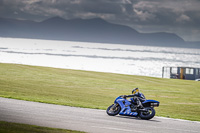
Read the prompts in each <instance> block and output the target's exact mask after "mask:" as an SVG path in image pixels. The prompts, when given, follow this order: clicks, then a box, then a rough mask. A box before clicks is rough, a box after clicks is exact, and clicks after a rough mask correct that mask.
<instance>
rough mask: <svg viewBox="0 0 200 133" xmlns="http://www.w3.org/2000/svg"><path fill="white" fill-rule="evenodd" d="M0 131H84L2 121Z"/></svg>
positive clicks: (59, 132)
mask: <svg viewBox="0 0 200 133" xmlns="http://www.w3.org/2000/svg"><path fill="white" fill-rule="evenodd" d="M0 133H83V132H79V131H72V130H66V129H57V128H48V127H40V126H33V125H26V124H17V123H10V122H3V121H0Z"/></svg>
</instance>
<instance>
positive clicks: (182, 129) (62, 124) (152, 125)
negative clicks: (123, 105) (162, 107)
mask: <svg viewBox="0 0 200 133" xmlns="http://www.w3.org/2000/svg"><path fill="white" fill-rule="evenodd" d="M0 121H8V122H16V123H25V124H31V125H38V126H45V127H53V128H63V129H71V130H79V131H85V132H92V133H121V132H125V133H145V132H148V133H188V132H189V133H199V132H200V122H192V121H186V120H177V119H168V118H162V117H154V118H153V119H152V120H141V119H138V118H134V117H124V116H108V115H107V114H106V112H105V110H96V109H86V108H76V107H68V106H61V105H52V104H44V103H36V102H29V101H22V100H14V99H7V98H0Z"/></svg>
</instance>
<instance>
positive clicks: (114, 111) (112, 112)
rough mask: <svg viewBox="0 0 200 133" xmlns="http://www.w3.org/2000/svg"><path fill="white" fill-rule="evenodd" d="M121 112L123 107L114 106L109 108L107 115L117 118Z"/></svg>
mask: <svg viewBox="0 0 200 133" xmlns="http://www.w3.org/2000/svg"><path fill="white" fill-rule="evenodd" d="M120 111H121V107H120V106H119V105H116V104H112V105H110V106H109V107H108V108H107V110H106V113H107V114H108V115H110V116H115V115H117V114H119V112H120Z"/></svg>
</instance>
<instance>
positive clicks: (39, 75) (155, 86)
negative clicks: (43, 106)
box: [0, 64, 200, 121]
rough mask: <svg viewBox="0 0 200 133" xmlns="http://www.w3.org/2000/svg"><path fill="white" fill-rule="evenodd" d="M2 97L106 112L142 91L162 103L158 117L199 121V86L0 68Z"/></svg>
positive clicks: (142, 78) (173, 81) (22, 67)
mask: <svg viewBox="0 0 200 133" xmlns="http://www.w3.org/2000/svg"><path fill="white" fill-rule="evenodd" d="M0 75H1V76H0V97H7V98H14V99H22V100H28V101H36V102H44V103H53V104H60V105H68V106H77V107H84V108H96V109H106V108H107V107H108V106H109V105H110V104H112V103H113V101H114V99H115V98H116V97H117V96H119V95H122V94H127V95H128V94H131V91H132V89H133V88H135V87H139V88H140V91H141V92H143V93H144V95H145V96H146V98H147V99H154V100H158V101H160V106H159V107H158V108H156V111H157V112H156V115H157V116H163V117H171V118H179V119H187V120H193V121H200V82H197V81H188V80H177V79H162V78H153V77H145V76H133V75H122V74H112V73H100V72H89V71H78V70H69V69H56V68H48V67H36V66H27V65H15V64H0Z"/></svg>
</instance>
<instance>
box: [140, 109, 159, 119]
mask: <svg viewBox="0 0 200 133" xmlns="http://www.w3.org/2000/svg"><path fill="white" fill-rule="evenodd" d="M144 109H145V110H146V111H141V112H140V113H139V116H140V118H141V119H144V120H149V119H151V118H153V117H154V116H155V114H156V111H155V110H154V108H152V107H145V108H144Z"/></svg>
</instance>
